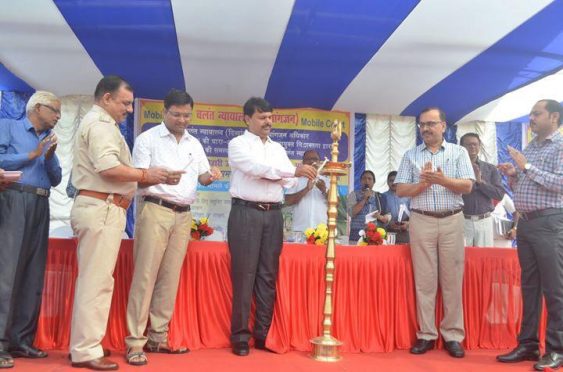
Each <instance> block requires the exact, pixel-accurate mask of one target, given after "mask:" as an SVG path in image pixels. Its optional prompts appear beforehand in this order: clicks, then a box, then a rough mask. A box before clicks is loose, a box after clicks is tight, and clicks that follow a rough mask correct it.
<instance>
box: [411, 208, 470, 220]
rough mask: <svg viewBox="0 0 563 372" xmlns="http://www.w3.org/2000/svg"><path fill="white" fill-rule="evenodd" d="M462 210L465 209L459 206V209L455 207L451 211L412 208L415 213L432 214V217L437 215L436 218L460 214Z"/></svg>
mask: <svg viewBox="0 0 563 372" xmlns="http://www.w3.org/2000/svg"><path fill="white" fill-rule="evenodd" d="M462 210H463V209H461V208H459V209H454V210H451V211H443V212H430V211H421V210H420V209H411V211H413V212H415V213H418V214H423V215H425V216H430V217H435V218H444V217H449V216H453V215H454V214H458V213H459V212H461V211H462Z"/></svg>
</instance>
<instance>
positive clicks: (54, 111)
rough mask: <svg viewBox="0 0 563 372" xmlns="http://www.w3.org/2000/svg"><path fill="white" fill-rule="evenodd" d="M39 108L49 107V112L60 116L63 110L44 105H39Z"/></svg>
mask: <svg viewBox="0 0 563 372" xmlns="http://www.w3.org/2000/svg"><path fill="white" fill-rule="evenodd" d="M39 106H43V107H47V108H48V109H49V110H51V111H52V112H53V113H55V114H57V115H60V114H61V110H57V109H56V108H54V107H53V106H49V105H44V104H42V103H40V104H39Z"/></svg>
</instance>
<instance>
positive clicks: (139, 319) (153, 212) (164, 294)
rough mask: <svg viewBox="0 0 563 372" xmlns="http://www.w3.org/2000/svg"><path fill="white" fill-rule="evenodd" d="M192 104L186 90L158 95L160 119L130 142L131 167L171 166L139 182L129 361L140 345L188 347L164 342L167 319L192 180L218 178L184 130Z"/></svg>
mask: <svg viewBox="0 0 563 372" xmlns="http://www.w3.org/2000/svg"><path fill="white" fill-rule="evenodd" d="M193 105H194V101H193V99H192V97H191V96H190V95H189V94H188V93H187V92H184V91H181V90H177V89H172V90H170V92H169V93H168V95H167V96H166V98H165V99H164V121H163V122H162V123H161V124H160V125H158V126H156V127H153V128H151V129H149V130H147V131H145V132H143V133H141V134H140V135H139V136H138V137H137V140H136V141H135V147H134V148H133V164H134V166H135V167H137V168H139V169H147V168H150V167H169V168H171V169H172V170H170V171H169V172H168V179H167V181H166V183H165V184H158V185H152V186H150V185H143V184H142V183H141V184H140V185H139V192H138V194H139V195H140V196H142V197H143V203H142V204H141V206H140V212H139V219H138V220H137V226H136V229H135V246H134V260H135V271H134V273H133V281H132V283H131V290H130V291H129V301H128V303H127V329H128V330H129V335H128V336H127V337H126V338H125V343H126V344H127V353H126V356H125V359H126V360H127V363H129V364H132V365H144V364H147V361H148V360H147V357H146V355H145V354H144V352H143V347H144V348H145V349H146V350H147V351H149V352H164V353H174V354H181V353H186V352H188V348H186V347H180V348H178V349H174V350H172V349H171V348H170V346H169V345H168V324H169V323H170V319H171V318H172V312H173V311H174V304H175V300H176V292H177V290H178V282H179V280H180V271H181V270H182V265H183V263H184V257H185V256H186V249H187V246H188V240H189V237H190V228H191V225H192V215H191V212H190V204H192V203H193V202H194V201H195V199H196V188H197V183H198V182H199V183H200V184H202V185H209V184H211V183H212V182H213V181H215V180H217V179H220V178H221V171H220V170H219V169H218V168H216V167H213V168H210V167H209V161H208V160H207V157H206V155H205V151H204V150H203V147H202V146H201V143H200V142H199V141H198V140H197V139H196V138H195V137H193V136H192V135H191V134H189V133H188V131H187V127H188V125H189V123H190V119H191V117H192V109H193ZM178 154H183V155H184V156H178ZM188 154H189V155H188ZM147 186H148V187H147ZM149 318H150V327H149V329H148V331H147V335H146V336H145V329H146V327H147V321H148V320H149Z"/></svg>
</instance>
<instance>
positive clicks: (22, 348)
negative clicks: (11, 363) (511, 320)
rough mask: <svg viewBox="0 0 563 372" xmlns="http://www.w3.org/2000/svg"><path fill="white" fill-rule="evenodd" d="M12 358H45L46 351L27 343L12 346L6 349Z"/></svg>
mask: <svg viewBox="0 0 563 372" xmlns="http://www.w3.org/2000/svg"><path fill="white" fill-rule="evenodd" d="M8 351H9V352H10V355H12V357H14V358H32V359H37V358H47V353H46V352H44V351H43V350H39V349H36V348H34V347H33V346H29V345H19V346H12V347H10V349H9V350H8Z"/></svg>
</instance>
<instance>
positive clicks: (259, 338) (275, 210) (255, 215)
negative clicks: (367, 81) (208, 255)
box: [227, 97, 317, 356]
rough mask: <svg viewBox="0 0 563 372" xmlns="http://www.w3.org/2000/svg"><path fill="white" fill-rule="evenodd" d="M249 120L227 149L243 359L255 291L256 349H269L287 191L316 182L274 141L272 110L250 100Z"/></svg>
mask: <svg viewBox="0 0 563 372" xmlns="http://www.w3.org/2000/svg"><path fill="white" fill-rule="evenodd" d="M244 121H245V123H246V125H247V126H248V129H247V130H246V131H245V132H244V134H242V135H240V136H238V137H235V138H233V139H232V140H231V141H230V142H229V150H228V154H229V165H230V166H231V188H230V190H229V191H230V193H231V196H232V207H231V212H230V214H229V222H228V232H227V234H228V240H229V250H230V252H231V280H232V283H233V308H232V317H231V345H232V350H233V353H234V354H236V355H239V356H245V355H248V353H249V348H248V341H249V339H250V331H249V329H248V317H249V315H250V304H251V302H252V295H253V293H254V295H255V298H256V312H255V322H254V331H253V335H254V346H255V347H256V348H258V349H266V336H267V335H268V330H269V329H270V325H271V323H272V315H273V312H274V300H275V295H276V279H277V275H278V265H279V255H280V253H281V249H282V244H283V218H282V213H281V207H282V205H283V188H291V187H293V186H294V185H296V183H297V179H296V178H295V177H306V178H308V179H309V180H314V179H315V178H316V176H317V170H316V169H315V168H314V167H313V166H311V165H306V164H303V165H300V166H298V167H297V168H296V167H295V166H294V165H293V164H292V163H291V161H290V160H289V158H288V157H287V153H286V152H285V149H284V148H283V147H282V146H281V145H280V144H279V143H277V142H274V141H273V140H272V139H271V138H270V136H269V134H270V131H271V129H272V107H271V106H270V104H269V103H268V102H267V101H266V100H264V99H263V98H256V97H253V98H250V99H249V100H248V101H246V103H245V104H244Z"/></svg>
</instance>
